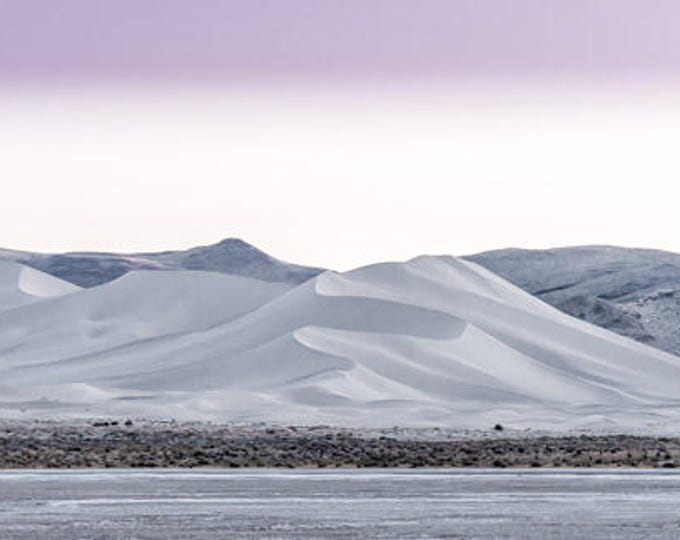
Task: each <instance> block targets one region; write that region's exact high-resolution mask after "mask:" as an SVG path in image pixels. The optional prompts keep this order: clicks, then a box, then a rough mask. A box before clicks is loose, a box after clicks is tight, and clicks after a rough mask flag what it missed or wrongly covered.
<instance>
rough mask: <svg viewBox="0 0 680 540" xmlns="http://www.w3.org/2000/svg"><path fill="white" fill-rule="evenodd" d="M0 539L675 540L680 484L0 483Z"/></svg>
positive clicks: (297, 473) (529, 476)
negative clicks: (380, 539) (650, 539)
mask: <svg viewBox="0 0 680 540" xmlns="http://www.w3.org/2000/svg"><path fill="white" fill-rule="evenodd" d="M0 508H1V509H2V511H1V512H0V530H2V537H3V538H37V537H42V538H52V539H60V538H64V539H65V538H69V539H70V538H201V539H210V538H225V537H228V538H397V537H399V538H443V537H448V538H522V539H544V538H565V539H566V538H589V539H591V540H597V539H610V538H623V539H637V538H657V539H675V538H678V537H679V536H680V514H679V513H678V508H680V473H678V472H676V471H659V470H657V471H648V470H647V471H644V470H636V471H632V470H628V471H621V470H612V469H609V470H597V471H596V470H578V471H576V470H566V469H561V470H548V469H542V470H528V471H512V470H504V471H496V470H423V471H407V470H384V471H368V470H338V471H319V470H307V471H304V470H294V471H282V470H271V469H260V470H251V471H234V470H214V469H213V470H209V469H204V470H193V471H187V470H182V471H179V470H134V471H131V470H115V471H112V470H87V471H83V470H80V471H45V470H34V471H0Z"/></svg>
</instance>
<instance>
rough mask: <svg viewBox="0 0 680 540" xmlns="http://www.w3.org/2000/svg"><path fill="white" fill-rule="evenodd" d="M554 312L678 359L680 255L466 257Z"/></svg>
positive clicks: (589, 249)
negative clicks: (553, 309)
mask: <svg viewBox="0 0 680 540" xmlns="http://www.w3.org/2000/svg"><path fill="white" fill-rule="evenodd" d="M467 259H468V260H471V261H474V262H476V263H478V264H480V265H482V266H484V267H486V268H487V269H489V270H491V271H492V272H495V273H496V274H498V275H499V276H501V277H503V278H505V279H507V280H508V281H510V282H511V283H514V284H515V285H517V286H519V287H521V288H522V289H524V290H525V291H527V292H530V293H531V294H533V295H535V296H537V297H538V298H540V299H541V300H543V301H545V302H547V303H548V304H551V305H552V306H554V307H556V308H558V309H560V310H562V311H564V312H565V313H568V314H569V315H573V316H574V317H578V318H579V319H583V320H585V321H588V322H591V323H593V324H596V325H597V326H601V327H603V328H607V329H609V330H612V331H614V332H616V333H618V334H621V335H623V336H627V337H630V338H633V339H635V340H637V341H640V342H642V343H646V344H649V345H652V346H654V347H657V348H659V349H662V350H665V351H668V352H671V353H674V354H677V355H680V255H678V254H676V253H669V252H665V251H656V250H650V249H627V248H620V247H610V246H586V247H572V248H559V249H548V250H526V249H502V250H497V251H489V252H487V253H481V254H478V255H472V256H470V257H467Z"/></svg>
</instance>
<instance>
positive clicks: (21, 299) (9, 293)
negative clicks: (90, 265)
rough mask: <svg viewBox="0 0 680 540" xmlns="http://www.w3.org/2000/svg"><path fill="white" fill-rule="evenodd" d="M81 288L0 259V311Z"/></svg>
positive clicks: (63, 294)
mask: <svg viewBox="0 0 680 540" xmlns="http://www.w3.org/2000/svg"><path fill="white" fill-rule="evenodd" d="M79 290H80V287H78V286H76V285H73V284H72V283H68V282H66V281H63V280H61V279H59V278H55V277H54V276H50V275H49V274H45V273H43V272H39V271H38V270H34V269H32V268H29V267H27V266H23V265H20V264H17V263H15V262H12V261H5V260H2V259H0V312H2V311H4V310H8V309H12V308H15V307H17V306H22V305H26V304H31V303H34V302H37V301H39V300H42V299H45V298H57V297H59V296H65V295H67V294H71V293H74V292H76V291H79ZM0 331H1V330H0Z"/></svg>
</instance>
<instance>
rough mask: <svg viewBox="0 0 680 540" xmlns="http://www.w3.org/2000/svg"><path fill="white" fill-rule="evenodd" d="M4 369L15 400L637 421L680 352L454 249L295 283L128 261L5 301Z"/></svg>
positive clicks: (357, 419) (659, 415)
mask: <svg viewBox="0 0 680 540" xmlns="http://www.w3.org/2000/svg"><path fill="white" fill-rule="evenodd" d="M0 270H2V272H3V274H2V278H1V279H3V280H4V279H5V278H6V275H9V274H10V273H11V272H14V271H16V266H13V267H11V268H9V270H8V267H5V266H3V267H0ZM2 298H4V297H2ZM10 301H11V299H10ZM0 380H2V383H0V384H1V385H2V386H0V407H1V408H2V411H3V414H5V415H11V416H16V417H32V416H44V417H63V416H81V417H82V416H95V415H104V414H106V415H126V416H134V417H162V418H183V419H189V418H193V419H211V420H224V421H266V422H285V423H295V424H318V423H327V424H343V425H365V426H389V425H401V426H432V425H442V426H451V427H465V428H485V427H488V426H489V425H490V424H492V423H495V422H501V423H504V424H507V425H510V426H514V427H517V428H524V427H533V428H553V429H562V428H574V427H597V428H617V429H623V428H625V429H645V430H655V429H656V430H666V429H668V428H669V427H670V426H672V425H677V424H678V423H679V422H678V420H679V419H680V415H678V414H677V411H678V410H680V409H679V407H680V358H678V357H676V356H673V355H670V354H667V353H664V352H662V351H658V350H656V349H653V348H650V347H648V346H645V345H643V344H640V343H637V342H635V341H633V340H630V339H627V338H624V337H621V336H618V335H616V334H613V333H611V332H609V331H607V330H603V329H600V328H597V327H595V326H593V325H590V324H588V323H586V322H583V321H580V320H577V319H574V318H572V317H569V316H567V315H564V314H562V313H561V312H559V311H557V310H556V309H554V308H552V307H550V306H548V305H547V304H544V303H543V302H541V301H540V300H538V299H536V298H534V297H532V296H531V295H529V294H527V293H525V292H523V291H522V290H520V289H519V288H517V287H515V286H513V285H511V284H510V283H508V282H506V281H504V280H503V279H501V278H499V277H498V276H496V275H495V274H492V273H491V272H490V271H488V270H485V269H483V268H482V267H480V266H478V265H476V264H474V263H472V262H468V261H464V260H460V259H455V258H451V257H419V258H416V259H413V260H411V261H408V262H406V263H386V264H379V265H374V266H369V267H365V268H360V269H358V270H355V271H352V272H348V273H344V274H337V273H333V272H325V273H323V274H321V275H319V276H317V277H316V278H314V279H312V280H310V281H307V282H306V283H303V284H301V285H298V286H296V287H291V286H290V285H281V284H274V283H265V282H262V281H258V280H252V279H248V278H241V277H236V276H228V275H221V274H212V273H207V272H174V271H168V272H151V271H149V272H132V273H129V274H127V275H125V276H124V277H122V278H119V279H118V280H115V281H113V282H111V283H108V284H105V285H101V286H98V287H93V288H90V289H86V290H77V291H71V293H70V294H67V295H65V296H59V297H55V298H43V299H42V300H41V301H40V302H31V303H26V304H25V305H15V306H10V307H8V308H7V309H5V308H3V307H2V306H0Z"/></svg>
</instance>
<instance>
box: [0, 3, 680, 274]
mask: <svg viewBox="0 0 680 540" xmlns="http://www.w3.org/2000/svg"><path fill="white" fill-rule="evenodd" d="M679 140H680V1H678V0H559V1H558V0H417V1H416V0H410V1H406V0H306V1H303V0H240V1H234V0H156V1H153V0H106V1H102V0H40V1H39V0H0V149H1V153H0V178H1V179H2V190H1V192H0V247H11V248H24V249H32V250H41V251H62V250H85V249H95V250H107V249H110V250H125V251H135V250H140V251H142V250H152V249H170V248H175V247H189V246H191V245H196V244H201V243H208V242H212V241H217V240H219V239H220V238H222V237H225V236H240V237H243V238H244V239H246V240H248V241H251V242H253V243H254V244H256V245H258V246H260V247H262V248H264V249H265V250H267V251H270V252H271V253H272V254H274V255H276V256H280V257H282V258H287V259H290V260H293V261H296V262H300V263H306V264H314V265H320V266H326V267H332V268H336V269H347V268H351V267H354V266H357V265H359V264H367V263H371V262H375V261H379V260H388V259H404V258H408V257H411V256H415V255H418V254H421V253H451V254H464V253H471V252H475V251H480V250H484V249H493V248H500V247H508V246H523V247H548V246H556V245H568V244H571V245H573V244H590V243H610V244H619V245H629V246H646V247H656V248H665V249H671V250H675V251H679V252H680V238H679V237H678V235H677V230H678V224H677V218H676V216H677V201H678V200H680V187H679V186H680V182H679V180H680V157H678V151H677V148H678V142H677V141H679Z"/></svg>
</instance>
